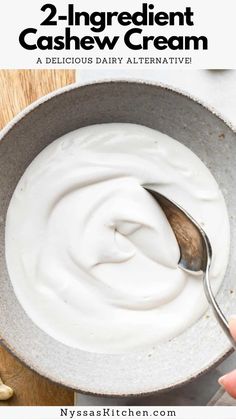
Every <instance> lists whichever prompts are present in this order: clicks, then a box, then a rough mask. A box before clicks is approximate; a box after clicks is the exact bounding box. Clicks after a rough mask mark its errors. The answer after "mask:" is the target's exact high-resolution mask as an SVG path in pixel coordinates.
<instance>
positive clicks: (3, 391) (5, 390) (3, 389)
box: [0, 378, 14, 401]
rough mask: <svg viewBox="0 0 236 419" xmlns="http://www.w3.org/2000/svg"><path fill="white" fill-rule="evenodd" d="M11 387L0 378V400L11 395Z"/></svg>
mask: <svg viewBox="0 0 236 419" xmlns="http://www.w3.org/2000/svg"><path fill="white" fill-rule="evenodd" d="M13 393H14V392H13V390H12V388H11V387H8V386H6V385H5V384H4V383H3V382H2V380H1V378H0V401H4V400H8V399H10V398H11V397H12V396H13Z"/></svg>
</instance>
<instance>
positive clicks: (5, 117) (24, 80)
mask: <svg viewBox="0 0 236 419" xmlns="http://www.w3.org/2000/svg"><path fill="white" fill-rule="evenodd" d="M73 82H75V72H74V71H66V70H60V71H59V70H56V71H53V70H52V71H51V70H42V71H41V70H35V71H34V70H24V71H20V70H1V71H0V110H1V112H0V128H3V127H4V125H5V124H6V123H7V122H8V121H9V120H11V118H12V117H13V116H15V115H16V114H17V113H18V112H19V111H21V110H22V109H23V108H25V106H27V105H29V104H30V103H31V102H33V101H34V100H36V99H37V98H39V97H40V96H43V95H45V94H47V93H49V92H51V91H52V90H55V89H57V88H59V87H62V86H65V85H67V84H70V83H73ZM0 376H1V377H2V379H3V381H4V382H5V384H7V385H9V386H11V387H12V388H13V389H14V392H15V395H14V396H13V398H12V399H10V400H9V401H7V402H0V406H6V405H11V406H23V405H27V406H32V405H38V406H50V405H51V406H54V405H55V406H56V405H73V403H74V394H73V391H71V390H67V389H64V388H62V387H59V386H57V385H56V384H54V383H51V382H49V381H48V380H46V379H44V378H42V377H40V376H39V375H37V374H36V373H34V372H32V371H31V370H29V369H28V368H27V367H25V366H23V365H22V364H21V363H20V362H19V361H18V360H17V359H15V358H14V357H13V356H12V355H10V354H9V353H8V352H7V351H6V350H5V349H4V348H1V347H0Z"/></svg>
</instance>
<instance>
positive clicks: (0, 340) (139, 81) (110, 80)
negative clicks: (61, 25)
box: [0, 77, 236, 398]
mask: <svg viewBox="0 0 236 419" xmlns="http://www.w3.org/2000/svg"><path fill="white" fill-rule="evenodd" d="M117 83H127V84H132V85H147V86H154V87H159V88H161V89H164V90H167V91H170V92H173V93H176V94H178V95H180V96H183V97H185V98H187V99H190V100H192V101H193V102H195V103H197V104H198V105H200V106H201V107H202V108H203V109H205V110H207V111H209V112H210V113H212V114H213V115H215V116H216V117H217V118H218V119H219V120H221V122H223V123H224V124H225V125H226V126H227V127H228V128H229V129H230V130H231V131H232V132H233V133H234V134H236V127H235V126H234V125H233V124H232V123H231V122H230V120H228V119H227V118H225V117H224V116H223V115H222V114H221V113H220V112H218V111H217V110H216V109H215V108H214V107H212V106H211V105H210V104H208V103H206V102H204V101H202V100H201V99H199V98H197V97H196V96H194V95H192V94H189V93H188V92H186V91H184V90H182V89H179V88H176V87H173V86H171V85H168V84H165V83H161V82H154V81H149V80H145V79H137V78H130V77H129V78H125V77H124V78H104V79H102V80H94V81H89V82H84V83H80V82H76V83H72V84H70V85H67V86H64V87H62V88H59V89H56V90H54V91H53V92H51V93H49V94H47V95H44V96H42V97H40V98H39V99H37V100H36V101H34V102H32V103H31V104H30V105H28V106H27V107H26V108H24V109H23V110H22V111H20V112H19V113H18V114H17V115H16V116H15V117H14V118H12V119H11V120H10V122H8V123H7V124H6V126H5V127H3V129H1V130H0V147H1V142H3V141H4V139H5V136H6V135H7V134H8V133H9V132H10V131H11V130H12V129H13V128H14V126H15V125H16V124H18V123H19V122H20V121H21V120H22V119H23V118H24V117H25V116H27V115H28V114H30V113H31V112H33V111H34V110H36V109H37V108H38V107H40V106H42V105H43V104H44V103H46V102H47V101H49V100H50V99H52V98H54V97H57V96H60V95H63V94H66V93H69V92H70V91H73V90H76V89H79V88H83V87H87V86H91V85H101V84H107V85H108V84H110V85H112V84H117ZM0 151H1V148H0ZM0 344H1V345H3V346H4V348H5V349H6V350H7V351H8V352H9V353H11V354H12V355H13V356H15V357H16V358H17V359H19V360H20V362H22V363H23V364H24V365H25V366H27V367H28V368H29V369H30V370H32V371H34V372H36V373H37V374H39V375H40V376H42V377H44V378H46V379H47V380H49V381H53V382H55V383H57V384H58V385H60V386H62V387H66V388H69V389H71V390H74V391H76V392H79V393H81V394H85V395H91V396H102V397H119V398H122V397H140V396H148V395H152V394H156V393H158V394H159V393H160V394H161V393H163V392H166V391H170V390H173V389H176V388H178V387H181V386H183V385H184V384H186V383H190V382H192V381H193V380H195V379H196V378H198V377H200V376H202V375H203V374H205V373H207V372H208V371H209V370H211V369H212V368H214V367H216V366H217V365H219V364H220V363H221V362H222V361H223V360H224V359H226V358H227V357H228V356H229V355H230V354H231V353H233V352H234V349H233V348H232V346H231V344H230V342H229V343H228V347H227V349H224V350H223V351H222V352H221V353H220V354H219V355H218V356H217V357H216V358H215V360H214V361H213V362H211V363H209V364H208V365H207V367H204V366H203V367H202V369H199V371H198V373H197V374H190V375H189V376H187V377H186V379H185V380H181V381H180V382H176V383H174V384H171V385H166V386H165V387H163V388H161V389H157V390H155V389H154V390H151V391H150V390H147V391H142V392H136V393H121V392H120V393H117V392H114V393H113V392H106V393H102V391H101V392H100V391H97V392H95V391H91V390H87V389H83V388H80V389H79V388H76V387H72V386H71V384H69V383H67V382H66V381H65V380H60V379H55V377H52V375H51V374H50V373H47V374H45V371H41V370H40V367H39V366H31V365H30V364H28V363H27V360H26V359H25V357H24V356H22V355H21V354H18V353H17V349H15V348H12V347H11V345H10V344H9V343H8V342H7V341H6V340H5V339H4V338H2V337H1V336H0Z"/></svg>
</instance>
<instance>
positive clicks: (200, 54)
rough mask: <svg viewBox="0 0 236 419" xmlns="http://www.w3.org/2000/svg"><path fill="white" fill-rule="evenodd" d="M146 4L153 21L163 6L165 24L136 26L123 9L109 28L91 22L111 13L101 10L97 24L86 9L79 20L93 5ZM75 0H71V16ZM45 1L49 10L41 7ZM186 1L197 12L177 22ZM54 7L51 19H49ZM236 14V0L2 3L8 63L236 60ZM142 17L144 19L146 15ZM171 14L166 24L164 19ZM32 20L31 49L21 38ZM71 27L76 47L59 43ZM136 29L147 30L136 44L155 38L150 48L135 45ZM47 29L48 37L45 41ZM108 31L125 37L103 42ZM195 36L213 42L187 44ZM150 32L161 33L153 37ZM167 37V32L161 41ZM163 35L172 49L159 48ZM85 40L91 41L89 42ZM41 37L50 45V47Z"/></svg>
mask: <svg viewBox="0 0 236 419" xmlns="http://www.w3.org/2000/svg"><path fill="white" fill-rule="evenodd" d="M48 4H49V5H48ZM143 4H147V10H148V12H149V15H148V18H150V19H149V20H150V21H152V19H153V16H154V17H155V15H156V14H158V13H159V15H158V19H159V20H158V22H159V24H154V25H146V24H144V25H138V26H136V25H135V24H133V22H130V23H129V24H128V21H127V18H123V21H124V22H126V23H127V25H125V26H123V25H121V24H120V23H119V22H118V21H117V16H115V17H113V18H112V25H106V26H105V28H104V30H103V31H101V32H97V31H93V30H91V28H92V27H93V26H95V27H96V28H98V26H99V23H98V22H99V19H103V18H101V17H100V16H99V15H97V16H96V17H95V18H94V19H95V20H96V22H95V23H94V25H93V24H90V25H87V26H86V25H84V23H85V18H84V16H82V17H81V18H80V20H79V23H80V24H79V25H75V24H73V23H74V22H75V20H76V12H77V14H78V13H81V12H86V13H87V15H89V16H90V15H91V13H94V12H118V13H121V12H129V13H131V14H134V13H135V12H140V13H141V12H142V11H143ZM46 5H47V6H46ZM50 5H51V6H50ZM68 5H71V6H70V7H71V19H72V20H70V21H69V16H68V15H69V12H68V10H69V9H68ZM150 5H153V8H152V6H151V7H150ZM43 6H45V7H44V11H43V10H41V8H42V7H43ZM186 8H191V13H193V15H191V16H190V17H189V19H188V21H187V18H186V15H185V17H184V22H183V21H182V22H181V18H180V17H179V16H178V14H177V15H176V16H175V17H173V16H172V19H173V21H172V25H170V24H169V23H170V22H171V20H170V12H172V13H173V12H179V13H182V14H184V13H186ZM150 13H151V14H150ZM49 15H51V18H50V17H49V18H48V20H50V24H49V25H46V26H45V25H42V22H43V21H45V19H46V18H47V17H48V16H49ZM235 16H236V2H235V0H226V1H215V2H213V1H209V0H208V1H207V0H158V1H154V0H151V1H145V0H143V1H141V0H129V1H127V0H119V1H109V0H99V1H95V0H34V1H32V0H20V1H15V0H7V1H5V2H1V7H0V51H1V55H0V57H1V58H0V68H2V69H4V68H9V69H10V68H22V69H23V68H82V67H83V68H94V67H96V68H98V67H99V68H102V67H103V68H104V67H109V68H117V67H120V68H121V67H123V68H124V67H125V68H138V67H139V68H140V67H142V68H150V67H151V68H153V67H162V68H163V67H164V68H173V69H175V68H177V67H178V68H179V67H181V68H182V67H184V68H196V69H197V68H199V69H200V68H202V69H204V68H211V69H227V68H236V53H235V38H236V36H235V32H236V25H235ZM77 17H78V16H77ZM87 17H88V16H87ZM137 19H138V20H139V22H141V23H142V22H143V20H142V19H143V17H142V16H141V15H139V17H138V18H137ZM160 22H161V25H160ZM163 22H164V23H165V22H166V24H164V25H163ZM173 22H174V23H173ZM180 23H182V24H180ZM28 28H31V29H32V30H33V31H31V32H29V33H26V35H25V37H24V36H23V35H22V39H24V41H25V42H26V43H27V45H29V46H30V47H31V48H35V49H30V50H27V49H25V48H24V47H23V46H21V45H20V42H19V36H20V34H22V32H23V31H24V30H25V29H28ZM66 28H67V31H68V33H69V34H70V36H72V37H76V38H77V41H76V42H75V41H74V40H71V41H68V45H69V47H70V48H69V49H67V50H66V49H64V48H63V49H62V50H55V49H53V48H54V47H55V37H57V36H60V37H61V38H60V45H62V44H63V42H65V33H66ZM132 29H139V30H140V31H141V32H135V33H133V34H132V35H131V36H130V37H127V39H129V40H130V42H131V44H132V45H133V46H134V47H140V48H141V47H142V46H143V44H145V42H147V44H148V45H147V49H143V48H142V49H139V50H138V49H137V50H133V49H131V48H129V47H127V45H126V44H125V40H124V39H125V35H126V33H127V32H128V31H130V30H132ZM67 35H68V34H67ZM42 36H43V37H46V38H44V39H43V41H42V38H41V37H42ZM106 36H107V37H109V38H110V39H113V38H114V37H117V38H118V39H117V42H116V44H115V46H114V48H113V49H108V47H107V46H106V47H105V48H104V49H103V50H100V49H99V46H98V44H97V38H99V39H100V40H103V39H104V37H106ZM193 36H195V37H196V38H199V37H202V36H204V37H206V38H207V43H208V45H207V46H208V49H203V42H202V41H199V49H198V50H196V49H194V48H193V46H194V42H193V41H190V44H191V45H190V48H189V49H186V37H193ZM84 37H90V38H86V39H84ZM147 37H153V38H154V39H149V40H148V41H147ZM159 37H161V40H160V39H159V40H156V41H155V39H156V38H159ZM171 37H178V39H175V41H173V45H174V47H175V48H176V47H178V48H179V49H170V47H169V43H168V42H169V40H170V38H171ZM180 38H181V39H182V40H180ZM165 39H166V41H165ZM75 43H76V44H77V49H75ZM155 43H156V44H158V46H160V45H161V47H163V48H165V49H158V48H157V47H156V46H155ZM181 43H182V46H181ZM51 44H52V45H51ZM84 44H85V47H86V48H87V47H89V48H90V49H84V48H83V46H84ZM40 45H43V47H44V48H47V49H43V50H42V49H41V48H40ZM57 45H58V43H57ZM49 48H51V49H49Z"/></svg>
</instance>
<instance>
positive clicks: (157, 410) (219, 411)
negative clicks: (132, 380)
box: [0, 406, 235, 419]
mask: <svg viewBox="0 0 236 419" xmlns="http://www.w3.org/2000/svg"><path fill="white" fill-rule="evenodd" d="M78 417H79V418H91V417H93V418H97V417H98V418H122V417H125V418H135V419H137V418H149V417H151V418H177V419H235V407H176V406H156V407H146V406H144V407H143V406H139V407H132V406H130V407H125V406H124V407H123V406H119V407H114V406H111V407H108V406H106V407H101V406H99V407H81V408H74V407H73V406H70V407H67V408H66V407H1V409H0V419H61V418H62V419H63V418H64V419H75V418H78Z"/></svg>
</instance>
